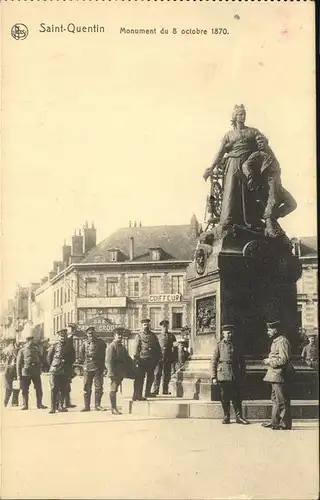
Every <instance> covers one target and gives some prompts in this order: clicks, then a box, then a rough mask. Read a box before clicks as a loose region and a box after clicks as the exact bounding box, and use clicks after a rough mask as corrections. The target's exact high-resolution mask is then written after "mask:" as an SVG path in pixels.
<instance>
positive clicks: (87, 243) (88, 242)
mask: <svg viewBox="0 0 320 500" xmlns="http://www.w3.org/2000/svg"><path fill="white" fill-rule="evenodd" d="M96 244H97V230H96V228H95V227H94V224H93V223H92V225H91V227H89V225H88V222H86V224H85V226H84V227H83V254H86V253H88V252H89V251H90V250H91V249H92V248H94V247H95V246H96Z"/></svg>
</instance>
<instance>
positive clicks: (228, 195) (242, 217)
mask: <svg viewBox="0 0 320 500" xmlns="http://www.w3.org/2000/svg"><path fill="white" fill-rule="evenodd" d="M245 121H246V110H245V108H244V106H243V104H240V106H238V105H236V106H235V107H234V110H233V113H232V119H231V123H232V127H233V129H232V130H230V131H229V132H227V133H226V134H225V136H224V137H223V139H222V142H221V146H220V148H219V151H218V152H217V154H216V156H215V158H214V160H213V162H212V166H211V167H210V168H208V169H207V170H206V171H205V173H204V179H205V180H207V179H208V177H210V176H211V174H212V172H213V170H214V169H215V168H216V167H218V166H219V164H220V162H221V160H222V158H224V157H226V158H227V161H226V163H225V169H224V189H223V199H222V207H221V214H220V226H221V228H222V229H227V228H228V227H230V226H232V225H234V224H238V225H242V226H243V225H244V226H247V227H261V209H260V210H259V207H258V205H257V203H256V201H255V200H254V197H253V196H252V193H251V192H250V191H249V190H248V189H247V188H246V178H245V176H244V175H243V172H242V165H243V164H244V162H245V161H246V160H247V159H248V158H249V156H250V155H251V154H252V153H254V152H255V151H257V150H258V143H257V137H259V136H261V135H262V134H261V132H260V131H259V130H258V129H256V128H253V127H247V126H246V125H245ZM265 140H266V141H267V139H265Z"/></svg>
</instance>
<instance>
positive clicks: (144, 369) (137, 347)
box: [132, 319, 161, 401]
mask: <svg viewBox="0 0 320 500" xmlns="http://www.w3.org/2000/svg"><path fill="white" fill-rule="evenodd" d="M141 324H142V332H140V333H138V334H137V335H136V337H135V339H134V345H133V359H134V363H135V365H136V375H135V380H134V390H133V398H132V399H133V401H145V400H146V398H147V397H149V396H150V392H151V387H152V384H153V380H154V370H155V367H156V366H157V363H158V362H159V361H160V360H161V348H160V344H159V340H158V338H157V336H156V334H155V333H153V332H152V331H151V330H150V328H149V325H150V320H149V319H143V320H142V321H141ZM145 376H147V381H146V388H145V397H142V393H143V385H144V379H145Z"/></svg>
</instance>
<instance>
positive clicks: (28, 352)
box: [17, 335, 47, 410]
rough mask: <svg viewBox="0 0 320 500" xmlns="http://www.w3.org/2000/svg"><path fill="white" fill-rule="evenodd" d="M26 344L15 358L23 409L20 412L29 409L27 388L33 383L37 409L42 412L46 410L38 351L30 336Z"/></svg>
mask: <svg viewBox="0 0 320 500" xmlns="http://www.w3.org/2000/svg"><path fill="white" fill-rule="evenodd" d="M26 341H27V342H26V344H25V346H24V347H22V348H21V349H20V351H19V353H18V356H17V376H18V380H20V387H21V392H22V399H23V407H22V408H21V410H28V408H29V387H30V384H31V382H32V383H33V386H34V389H35V391H36V398H37V408H38V409H40V410H42V409H45V408H47V406H44V405H43V404H42V395H43V392H42V383H41V360H40V354H39V349H38V347H37V346H36V345H35V343H34V337H33V336H32V335H30V336H28V337H27V338H26Z"/></svg>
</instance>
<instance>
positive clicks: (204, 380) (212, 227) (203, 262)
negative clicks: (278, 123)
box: [171, 105, 311, 400]
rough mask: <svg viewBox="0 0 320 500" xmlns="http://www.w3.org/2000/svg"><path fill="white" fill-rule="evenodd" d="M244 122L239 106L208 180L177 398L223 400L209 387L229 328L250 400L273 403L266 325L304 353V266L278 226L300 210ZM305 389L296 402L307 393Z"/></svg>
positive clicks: (265, 146) (190, 274) (261, 140)
mask: <svg viewBox="0 0 320 500" xmlns="http://www.w3.org/2000/svg"><path fill="white" fill-rule="evenodd" d="M245 119H246V112H245V108H244V106H243V105H240V106H235V108H234V111H233V114H232V120H231V123H232V130H230V131H229V132H227V133H226V135H225V136H224V137H223V139H222V143H221V147H220V149H219V151H218V153H217V155H216V157H215V158H214V160H213V163H212V166H211V167H210V168H209V169H207V170H206V172H205V174H204V178H205V180H207V179H210V181H211V189H210V194H209V196H208V199H207V216H206V227H205V230H204V232H203V233H202V234H201V235H200V238H199V242H198V246H197V249H196V252H195V258H194V261H193V262H192V264H190V266H189V268H188V270H187V279H188V283H189V285H190V287H191V300H192V306H191V310H192V320H191V321H192V324H191V339H190V340H191V349H192V355H191V357H190V359H189V361H188V362H187V363H186V364H185V365H184V366H183V367H182V368H181V369H180V370H179V371H178V372H177V373H176V374H175V376H174V377H173V379H172V383H171V391H172V393H173V394H174V395H175V396H178V397H179V396H180V397H184V398H188V399H204V400H216V399H218V398H219V395H218V394H216V393H215V392H214V387H212V385H211V370H210V360H211V356H212V353H213V349H214V346H215V344H216V342H218V341H219V340H220V331H221V326H222V325H223V324H234V325H235V327H236V330H235V339H236V341H237V342H238V344H239V346H240V348H241V349H242V350H243V352H244V354H245V357H246V360H247V374H248V375H247V380H246V387H245V394H244V396H245V398H247V399H264V398H269V396H270V395H269V392H270V390H269V387H268V384H266V383H263V381H262V379H263V374H264V373H265V367H263V365H262V364H261V360H262V359H263V358H264V357H265V355H266V354H267V352H268V338H267V335H266V323H267V322H270V321H275V320H277V319H281V322H282V324H283V327H284V330H285V332H286V335H287V336H288V338H289V339H290V342H291V346H292V349H293V352H295V350H296V349H297V347H298V345H299V328H298V326H299V325H298V316H297V295H296V281H297V280H298V278H299V277H300V275H301V264H300V262H299V259H298V258H297V257H295V256H294V255H293V253H292V248H291V247H292V246H291V242H290V240H289V239H288V237H287V236H286V234H285V232H284V231H283V229H282V228H281V226H280V225H279V223H278V219H279V218H280V217H284V216H285V215H287V214H289V213H290V212H292V211H293V210H294V209H295V208H296V202H295V200H294V198H293V197H292V196H291V194H290V193H288V191H287V190H286V189H285V188H284V187H283V186H282V183H281V175H280V166H279V163H278V161H277V159H276V157H275V155H274V153H273V151H272V149H271V148H270V146H269V143H268V140H267V138H266V137H265V136H264V135H263V134H262V133H261V132H260V131H259V130H257V129H256V128H252V127H247V126H246V125H245ZM297 369H298V372H299V370H300V371H301V370H302V371H303V368H302V367H300V366H298V368H297ZM298 379H299V380H300V382H301V377H300V378H299V377H298V378H297V380H298ZM306 381H307V378H304V381H303V384H305V382H306ZM300 382H297V384H296V388H295V391H296V397H298V398H301V397H303V394H304V393H305V390H304V389H305V385H303V387H301V383H300ZM299 383H300V386H299ZM310 383H311V379H310ZM309 392H310V391H309ZM293 397H294V395H293ZM305 397H306V396H305Z"/></svg>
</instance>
